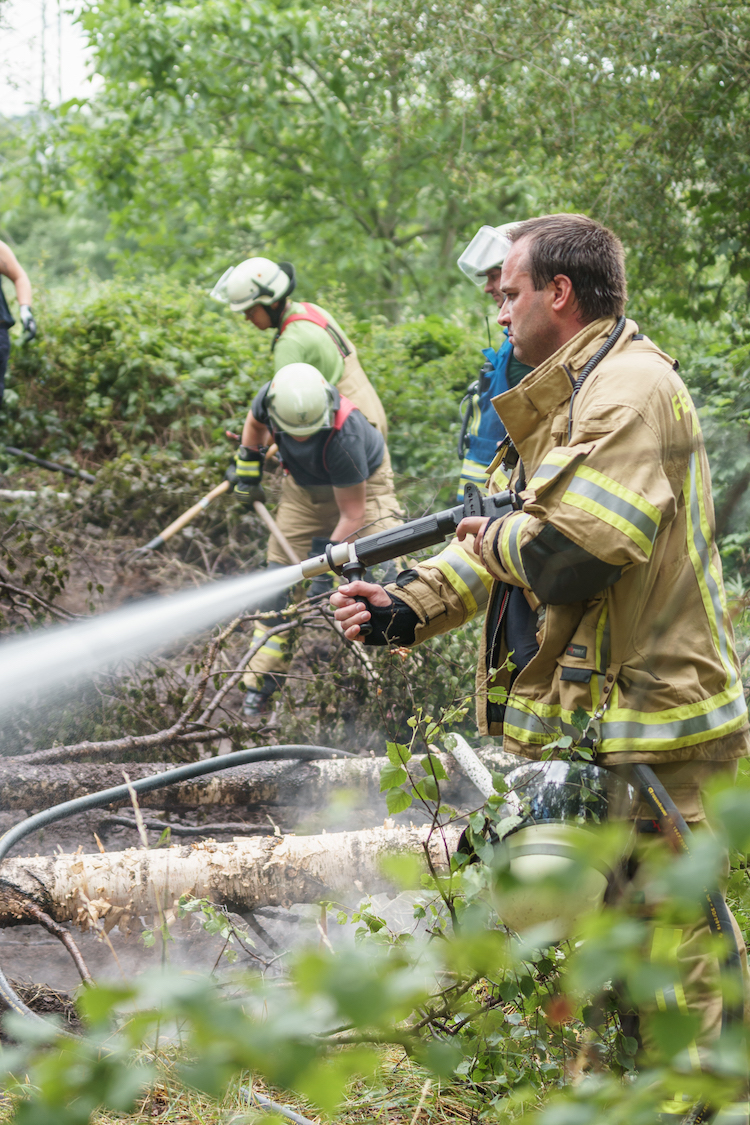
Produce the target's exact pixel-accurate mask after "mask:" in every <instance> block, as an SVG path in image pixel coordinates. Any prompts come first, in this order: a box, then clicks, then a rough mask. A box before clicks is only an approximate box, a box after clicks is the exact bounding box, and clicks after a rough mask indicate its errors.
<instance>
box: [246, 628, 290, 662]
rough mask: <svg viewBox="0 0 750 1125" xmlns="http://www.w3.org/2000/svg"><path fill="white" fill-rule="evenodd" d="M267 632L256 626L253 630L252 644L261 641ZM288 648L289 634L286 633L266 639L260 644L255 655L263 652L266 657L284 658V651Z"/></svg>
mask: <svg viewBox="0 0 750 1125" xmlns="http://www.w3.org/2000/svg"><path fill="white" fill-rule="evenodd" d="M267 632H268V630H267V629H264V628H263V626H262V625H256V626H255V629H254V630H253V644H255V643H256V642H257V641H259V640H261V638H263V637H265V635H266V633H267ZM288 646H289V634H288V633H280V634H278V635H275V636H273V637H268V639H267V640H266V641H265V642H264V644H262V645H261V647H260V648H259V649H258V652H257V654H256V655H259V654H260V653H261V652H264V653H266V655H267V656H284V655H285V652H284V650H285V649H286V648H288Z"/></svg>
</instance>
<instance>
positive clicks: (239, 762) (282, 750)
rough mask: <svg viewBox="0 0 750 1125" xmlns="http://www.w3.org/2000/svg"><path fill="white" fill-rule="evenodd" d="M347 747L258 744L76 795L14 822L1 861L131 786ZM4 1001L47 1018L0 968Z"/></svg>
mask: <svg viewBox="0 0 750 1125" xmlns="http://www.w3.org/2000/svg"><path fill="white" fill-rule="evenodd" d="M356 757H357V755H356V754H350V753H349V751H348V750H337V749H335V748H334V747H332V746H306V745H296V744H289V745H283V746H257V747H253V749H251V750H236V751H235V752H234V753H232V754H224V755H222V756H221V757H219V758H206V759H204V760H203V761H201V762H188V763H187V765H184V766H177V767H175V769H172V770H165V771H164V773H156V774H152V775H151V776H150V777H142V778H140V779H139V780H138V781H131V782H130V785H127V784H123V785H115V786H113V787H112V788H111V789H101V790H100V791H99V792H98V793H89V794H88V796H86V797H76V798H75V800H73V801H63V802H62V804H60V805H53V807H52V808H50V809H45V810H44V811H43V812H40V813H35V815H34V816H29V817H27V818H26V820H22V821H21V822H20V824H15V825H14V826H13V828H11V829H9V830H8V831H7V832H6V833H5V835H4V836H3V837H2V839H0V863H2V861H3V860H4V859H5V857H6V856H7V855H8V852H9V851H10V850H11V848H13V847H15V845H16V844H17V843H19V842H20V841H21V840H23V839H24V838H25V837H26V836H29V835H31V833H32V832H36V831H37V830H38V829H39V828H45V827H46V826H47V825H48V824H54V823H55V821H58V820H65V819H66V818H67V817H69V816H75V815H76V814H77V813H83V812H88V811H89V809H97V808H101V806H102V805H108V804H110V803H111V802H112V801H119V800H122V798H124V797H128V796H129V795H130V790H131V789H134V790H135V792H136V793H150V792H152V790H154V789H165V788H166V787H167V786H168V785H176V784H177V783H178V782H180V781H190V780H192V778H194V777H203V776H204V775H205V774H210V773H218V772H219V771H220V770H227V769H232V767H233V766H246V765H249V764H250V763H251V762H274V761H276V762H278V761H281V762H283V761H303V762H314V761H317V760H319V759H320V758H356ZM0 881H1V880H0ZM3 1003H4V1004H5V1005H6V1006H7V1007H8V1008H9V1009H10V1011H12V1012H16V1013H18V1015H21V1016H26V1017H27V1018H29V1019H31V1020H34V1021H41V1022H42V1023H44V1022H45V1021H44V1020H43V1019H42V1017H41V1016H39V1015H37V1013H36V1012H33V1011H32V1010H31V1008H29V1007H28V1006H27V1005H26V1004H24V1002H23V1000H22V999H21V997H20V996H19V995H18V994H17V992H16V991H15V990H14V989H13V987H12V986H11V984H10V983H9V981H8V980H7V978H6V977H5V974H4V973H3V972H2V971H1V970H0V1006H1V1005H2V1004H3Z"/></svg>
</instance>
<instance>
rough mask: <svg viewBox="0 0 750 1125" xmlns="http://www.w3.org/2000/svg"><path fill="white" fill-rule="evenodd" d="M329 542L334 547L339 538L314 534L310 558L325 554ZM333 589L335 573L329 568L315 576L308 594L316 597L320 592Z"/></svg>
mask: <svg viewBox="0 0 750 1125" xmlns="http://www.w3.org/2000/svg"><path fill="white" fill-rule="evenodd" d="M329 543H330V544H331V546H332V547H335V546H336V543H337V540H336V539H329V538H328V537H327V536H325V535H314V536H313V539H312V544H311V546H310V554H309V555H308V558H311V559H314V558H316V557H317V556H318V555H324V554H325V553H326V547H327V546H328V544H329ZM332 589H333V575H332V574H331V572H330V570H328V571H326V573H325V574H318V575H316V576H315V578H313V580H312V582H311V583H310V588H309V590H308V591H307V596H308V598H315V597H317V596H318V595H319V594H328V593H329V592H330V591H331V590H332Z"/></svg>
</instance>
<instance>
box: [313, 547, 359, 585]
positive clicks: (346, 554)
mask: <svg viewBox="0 0 750 1125" xmlns="http://www.w3.org/2000/svg"><path fill="white" fill-rule="evenodd" d="M357 562H359V556H358V555H357V552H356V544H355V543H336V544H332V543H329V544H328V546H327V547H326V551H325V554H323V555H314V556H313V557H312V558H311V559H303V560H302V563H301V564H300V565H301V567H302V577H303V578H317V576H318V575H319V574H327V573H328V572H329V571H333V573H334V574H341V568H342V567H343V566H344V564H345V563H357Z"/></svg>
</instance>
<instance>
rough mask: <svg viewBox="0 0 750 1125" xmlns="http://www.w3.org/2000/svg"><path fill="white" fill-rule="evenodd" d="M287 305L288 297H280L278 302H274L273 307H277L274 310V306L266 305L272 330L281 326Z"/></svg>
mask: <svg viewBox="0 0 750 1125" xmlns="http://www.w3.org/2000/svg"><path fill="white" fill-rule="evenodd" d="M288 304H289V299H288V297H280V298H279V300H278V302H276V301H274V305H277V306H278V307H277V308H274V305H266V310H267V312H268V316H269V319H270V321H271V327H272V328H276V329H278V327H279V325H280V324H281V318H282V316H283V315H284V312H285V311H286V307H287V305H288Z"/></svg>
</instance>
